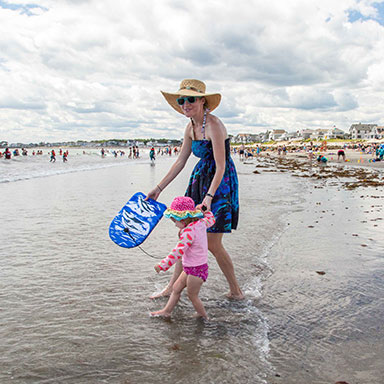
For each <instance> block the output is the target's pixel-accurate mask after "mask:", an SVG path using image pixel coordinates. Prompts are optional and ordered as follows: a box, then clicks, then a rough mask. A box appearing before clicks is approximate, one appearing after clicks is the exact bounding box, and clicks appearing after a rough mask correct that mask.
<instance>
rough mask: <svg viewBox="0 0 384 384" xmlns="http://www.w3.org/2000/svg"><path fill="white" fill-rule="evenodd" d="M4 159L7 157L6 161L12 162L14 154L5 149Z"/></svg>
mask: <svg viewBox="0 0 384 384" xmlns="http://www.w3.org/2000/svg"><path fill="white" fill-rule="evenodd" d="M4 157H5V159H6V160H10V159H11V157H12V153H11V151H10V150H9V148H6V149H5V152H4Z"/></svg>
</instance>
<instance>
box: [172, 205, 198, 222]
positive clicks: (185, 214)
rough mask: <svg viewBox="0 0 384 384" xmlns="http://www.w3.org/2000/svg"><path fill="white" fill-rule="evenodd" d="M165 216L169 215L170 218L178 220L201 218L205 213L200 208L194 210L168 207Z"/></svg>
mask: <svg viewBox="0 0 384 384" xmlns="http://www.w3.org/2000/svg"><path fill="white" fill-rule="evenodd" d="M164 216H165V217H167V218H168V219H171V218H173V219H175V220H177V221H180V220H185V219H188V218H191V219H196V218H198V219H200V218H202V217H204V214H203V212H201V211H200V210H199V209H196V210H194V211H175V210H174V209H171V208H168V209H166V210H165V212H164Z"/></svg>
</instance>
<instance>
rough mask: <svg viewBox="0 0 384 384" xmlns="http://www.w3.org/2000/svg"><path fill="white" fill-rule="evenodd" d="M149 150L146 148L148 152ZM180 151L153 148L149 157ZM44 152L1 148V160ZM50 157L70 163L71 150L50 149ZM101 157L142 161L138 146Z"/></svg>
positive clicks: (104, 152) (110, 151) (106, 152)
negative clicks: (59, 158) (60, 158)
mask: <svg viewBox="0 0 384 384" xmlns="http://www.w3.org/2000/svg"><path fill="white" fill-rule="evenodd" d="M147 149H148V148H146V150H147ZM179 151H180V148H179V147H170V146H168V147H158V148H155V147H151V148H150V149H149V157H150V159H151V160H152V161H154V160H155V158H156V156H172V155H175V156H176V155H177V154H178V153H179ZM43 154H44V153H43V150H42V149H38V150H32V152H30V153H29V152H28V150H27V149H26V148H21V149H19V148H15V149H12V151H11V149H10V148H5V149H1V148H0V159H1V158H3V159H5V160H10V159H11V158H12V157H18V156H29V155H32V156H41V155H43ZM46 154H48V156H49V159H50V160H49V161H50V162H51V163H55V162H56V159H57V156H60V157H62V160H63V162H64V163H65V162H67V161H68V156H69V150H68V149H66V150H63V149H62V148H60V149H58V150H57V149H56V150H55V149H50V150H49V151H47V152H46ZM86 154H89V153H87V152H86V151H85V150H83V155H86ZM100 155H101V157H102V158H105V157H107V156H113V157H115V158H117V157H127V158H128V159H140V158H141V154H140V149H139V147H138V146H132V147H129V148H128V151H127V153H126V151H125V150H122V149H108V148H102V149H101V150H100Z"/></svg>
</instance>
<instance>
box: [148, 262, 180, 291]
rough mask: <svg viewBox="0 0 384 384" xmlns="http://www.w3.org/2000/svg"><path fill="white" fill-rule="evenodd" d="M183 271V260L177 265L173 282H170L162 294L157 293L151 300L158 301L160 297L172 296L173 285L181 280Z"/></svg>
mask: <svg viewBox="0 0 384 384" xmlns="http://www.w3.org/2000/svg"><path fill="white" fill-rule="evenodd" d="M182 271H183V265H182V264H181V260H180V261H178V262H177V263H176V264H175V267H174V270H173V274H172V277H171V280H169V283H168V285H167V286H166V287H165V288H164V289H163V290H162V291H161V292H160V293H157V294H155V295H153V296H151V297H150V298H151V299H158V298H159V297H167V296H170V295H171V293H172V287H173V284H175V282H176V280H177V279H178V278H179V276H180V273H181V272H182Z"/></svg>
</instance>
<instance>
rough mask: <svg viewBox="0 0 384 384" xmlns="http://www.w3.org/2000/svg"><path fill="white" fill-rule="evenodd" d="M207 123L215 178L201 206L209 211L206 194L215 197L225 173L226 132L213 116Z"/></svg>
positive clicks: (208, 198) (209, 201) (210, 201)
mask: <svg viewBox="0 0 384 384" xmlns="http://www.w3.org/2000/svg"><path fill="white" fill-rule="evenodd" d="M210 120H211V121H210V122H209V132H207V138H209V139H210V140H211V142H212V148H213V157H214V159H215V165H216V171H215V176H214V177H213V179H212V182H211V185H210V186H209V188H208V192H207V195H206V196H205V197H204V198H203V201H202V203H201V206H202V205H203V206H205V207H207V210H208V211H210V210H211V203H212V199H213V198H212V197H211V196H208V193H209V194H210V195H212V196H215V193H216V190H217V188H219V185H220V183H221V181H222V180H223V176H224V172H225V139H226V138H227V132H226V129H225V127H224V125H223V123H222V122H221V121H220V119H218V118H217V117H215V116H211V119H210Z"/></svg>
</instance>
